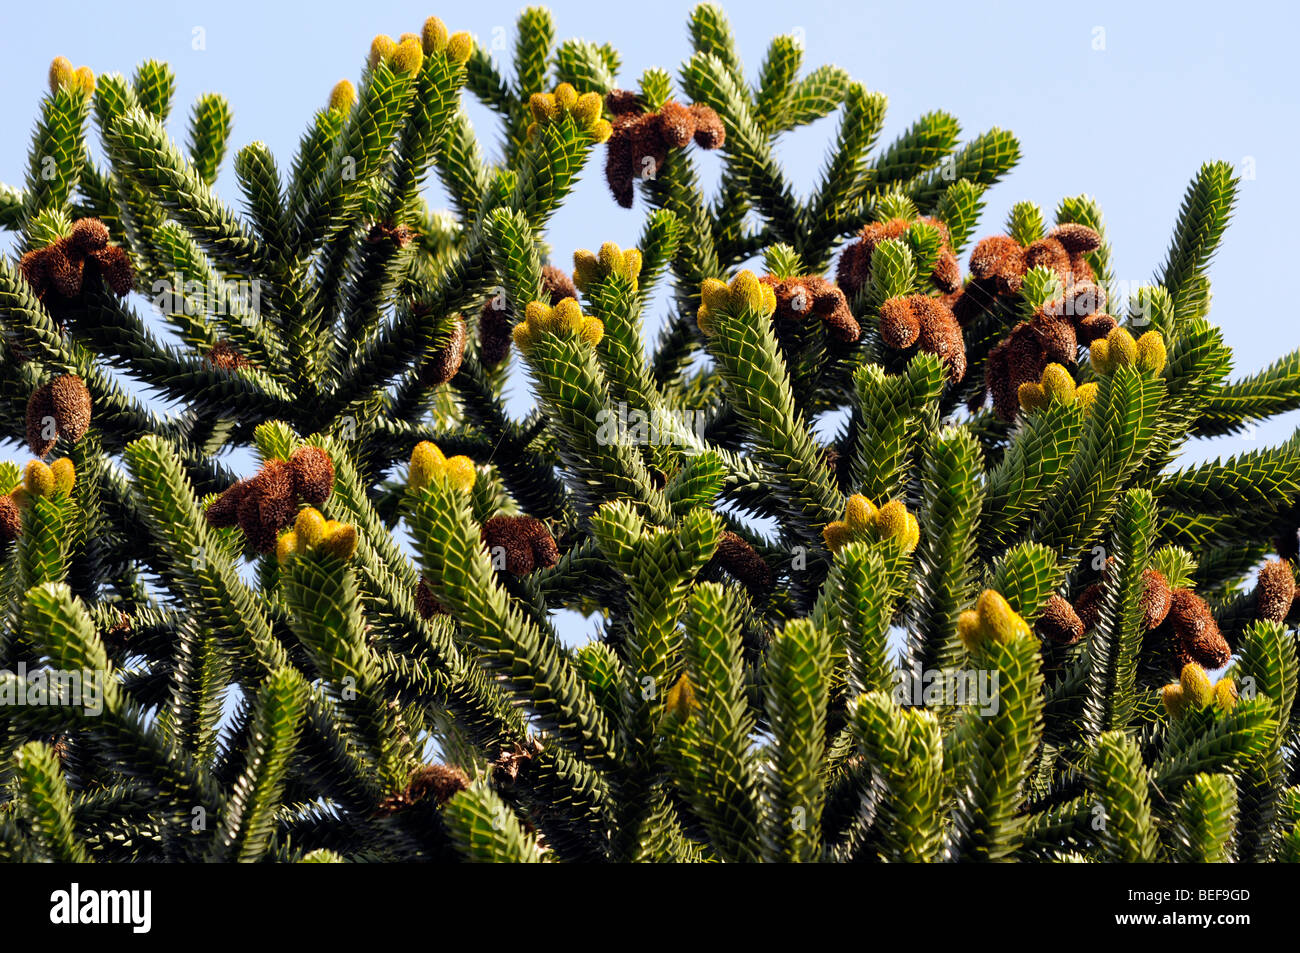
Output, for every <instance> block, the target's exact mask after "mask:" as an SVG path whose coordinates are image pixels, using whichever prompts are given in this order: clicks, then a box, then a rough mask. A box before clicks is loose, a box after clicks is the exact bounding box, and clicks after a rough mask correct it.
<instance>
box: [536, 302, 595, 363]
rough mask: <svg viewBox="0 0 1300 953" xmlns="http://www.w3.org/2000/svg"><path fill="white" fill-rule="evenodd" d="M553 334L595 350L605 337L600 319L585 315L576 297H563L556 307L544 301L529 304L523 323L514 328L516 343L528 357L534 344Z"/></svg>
mask: <svg viewBox="0 0 1300 953" xmlns="http://www.w3.org/2000/svg"><path fill="white" fill-rule="evenodd" d="M551 334H553V335H559V336H561V337H576V338H579V339H580V340H582V341H585V342H586V343H588V344H590V345H591V346H592V347H595V346H596V345H597V344H599V343H600V340H601V338H603V337H604V336H605V325H604V324H603V323H602V322H601V320H600V319H599V318H594V317H589V316H587V315H584V314H583V313H582V308H581V306H580V305H579V304H578V302H577V300H576V299H574V298H563V299H561V301H560V303H559V304H557V305H555V306H554V307H552V306H551V305H549V304H547V303H546V302H544V301H530V302H528V307H527V308H525V309H524V320H522V321H520V322H519V323H518V324H516V325H515V329H514V332H513V336H514V341H515V344H517V345H518V346H519V349H520V350H521V351H523V352H524V353H525V354H527V353H528V352H529V351H531V350H532V348H533V345H534V344H536V343H537V342H538V341H540V340H541V339H542V338H543V337H544V336H546V335H551Z"/></svg>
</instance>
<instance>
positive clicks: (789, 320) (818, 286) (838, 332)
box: [759, 275, 862, 344]
mask: <svg viewBox="0 0 1300 953" xmlns="http://www.w3.org/2000/svg"><path fill="white" fill-rule="evenodd" d="M759 280H760V281H762V282H763V283H764V284H766V285H770V286H771V287H772V291H773V294H775V296H776V311H775V312H774V313H773V315H772V318H773V320H774V321H775V322H776V323H777V326H778V329H780V327H781V325H787V326H788V325H795V324H802V323H803V322H804V321H805V320H807V319H808V318H809V317H815V318H817V319H818V320H820V321H821V322H822V325H823V326H824V327H825V328H826V333H827V334H828V335H829V336H830V338H831V339H832V340H834V341H838V342H839V343H841V344H852V343H853V342H854V341H856V340H857V339H858V338H859V337H861V336H862V328H861V326H860V325H859V324H858V322H857V319H856V318H854V317H853V312H852V311H850V310H849V302H848V300H847V299H846V298H845V297H844V292H843V291H841V290H840V289H839V288H838V287H836V286H835V285H834V284H832V283H831V282H829V281H827V280H826V279H825V278H823V277H821V276H820V275H805V276H803V277H797V278H781V279H778V278H776V277H775V276H774V275H764V276H763V277H762V278H760V279H759Z"/></svg>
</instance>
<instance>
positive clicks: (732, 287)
mask: <svg viewBox="0 0 1300 953" xmlns="http://www.w3.org/2000/svg"><path fill="white" fill-rule="evenodd" d="M700 302H701V303H700V308H699V310H698V311H697V312H696V322H697V323H698V324H699V326H700V330H701V331H703V332H704V333H705V334H712V333H713V316H714V314H716V313H717V312H719V311H723V312H726V313H728V314H739V313H740V312H741V311H743V310H745V309H746V308H747V309H749V311H750V312H752V313H753V314H755V315H758V316H760V317H764V318H766V317H770V316H771V315H773V314H775V313H776V291H775V290H774V289H773V288H772V286H771V285H765V284H763V282H761V281H759V280H758V277H757V276H756V275H755V274H754V273H753V272H752V271H748V270H746V271H742V272H740V273H739V274H737V275H736V277H734V278H732V279H731V284H727V283H726V282H723V281H719V280H718V279H717V278H705V279H704V284H703V286H702V287H701V288H700Z"/></svg>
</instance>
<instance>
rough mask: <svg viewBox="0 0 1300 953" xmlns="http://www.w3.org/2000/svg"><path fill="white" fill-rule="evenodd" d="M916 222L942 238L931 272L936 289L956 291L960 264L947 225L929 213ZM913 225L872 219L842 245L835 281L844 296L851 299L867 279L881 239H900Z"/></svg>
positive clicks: (898, 221)
mask: <svg viewBox="0 0 1300 953" xmlns="http://www.w3.org/2000/svg"><path fill="white" fill-rule="evenodd" d="M917 222H919V223H920V224H922V225H931V226H933V227H934V228H936V229H938V231H939V235H940V236H941V237H942V239H943V244H942V246H941V247H940V250H939V257H938V258H937V259H936V260H935V263H934V269H933V271H931V273H930V281H931V283H932V284H933V285H934V287H935V289H936V290H938V291H940V292H942V293H944V294H952V293H953V292H956V291H958V290H959V289H960V288H961V266H960V265H958V264H957V256H956V255H955V254H953V250H952V241H951V238H950V236H949V232H948V226H947V225H945V224H944V223H943V222H941V221H939V220H938V219H937V218H930V217H928V216H922V217H921V218H919V219H917ZM913 224H915V223H913V222H909V221H908V220H907V219H905V218H891V219H890V220H889V221H887V222H872V223H871V224H869V225H864V226H863V228H862V231H860V232H858V238H857V241H855V242H852V243H850V244H848V245H846V246H845V247H844V251H843V252H842V253H841V254H840V261H839V264H838V266H837V267H836V272H835V281H836V283H837V284H838V285H839V286H840V288H841V289H842V290H843V292H844V293H845V294H846V295H848V296H849V297H850V298H853V297H856V296H857V294H858V292H859V291H861V290H862V289H863V288H864V287H865V286H866V284H867V282H868V281H869V280H870V278H871V259H872V256H873V255H874V254H875V251H876V247H877V246H878V245H879V244H880V243H881V242H884V241H889V240H890V239H898V238H902V237H903V236H904V235H905V234H906V233H907V230H908V229H909V228H911V227H912V225H913Z"/></svg>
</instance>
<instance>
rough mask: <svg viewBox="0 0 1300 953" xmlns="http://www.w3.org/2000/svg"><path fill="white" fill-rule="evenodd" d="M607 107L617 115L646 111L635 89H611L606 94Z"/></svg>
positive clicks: (611, 112) (611, 113)
mask: <svg viewBox="0 0 1300 953" xmlns="http://www.w3.org/2000/svg"><path fill="white" fill-rule="evenodd" d="M605 108H606V109H608V110H609V113H610V115H611V116H615V117H617V116H625V115H628V114H629V113H641V112H644V110H643V109H642V107H641V100H640V99H639V98H638V97H637V94H636V90H633V89H611V90H610V91H609V92H608V93H606V94H605Z"/></svg>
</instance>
